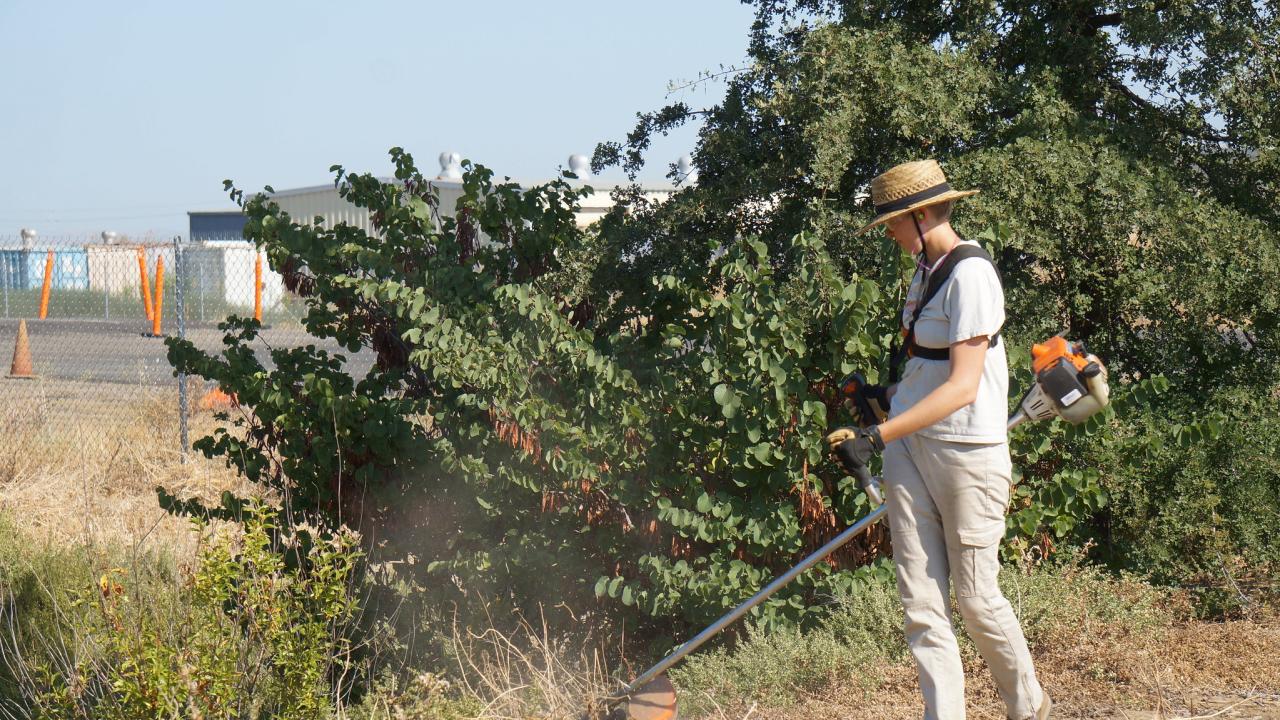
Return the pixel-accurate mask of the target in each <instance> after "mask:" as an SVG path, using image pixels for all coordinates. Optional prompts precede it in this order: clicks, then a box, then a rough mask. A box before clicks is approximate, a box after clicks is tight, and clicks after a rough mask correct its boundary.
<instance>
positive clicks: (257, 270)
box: [253, 252, 262, 322]
mask: <svg viewBox="0 0 1280 720" xmlns="http://www.w3.org/2000/svg"><path fill="white" fill-rule="evenodd" d="M253 319H254V320H257V321H258V322H262V253H261V252H259V253H258V256H257V257H256V258H254V261H253Z"/></svg>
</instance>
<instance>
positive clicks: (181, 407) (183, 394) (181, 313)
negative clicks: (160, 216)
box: [173, 236, 189, 463]
mask: <svg viewBox="0 0 1280 720" xmlns="http://www.w3.org/2000/svg"><path fill="white" fill-rule="evenodd" d="M180 241H181V236H175V237H174V238H173V273H174V275H175V276H176V278H175V280H176V283H175V284H174V286H173V309H174V310H175V311H176V312H177V313H178V338H179V339H185V338H186V337H187V319H186V318H187V312H186V307H185V305H184V303H183V292H182V286H183V285H185V284H186V280H187V258H186V252H185V250H184V248H183V247H182V243H181V242H180ZM178 442H179V443H181V444H182V448H181V449H182V462H183V463H185V462H186V461H187V446H188V445H189V442H188V438H187V375H186V373H181V372H180V373H178Z"/></svg>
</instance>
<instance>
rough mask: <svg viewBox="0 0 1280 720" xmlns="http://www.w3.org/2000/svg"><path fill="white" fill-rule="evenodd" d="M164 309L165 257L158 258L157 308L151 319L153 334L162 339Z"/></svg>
mask: <svg viewBox="0 0 1280 720" xmlns="http://www.w3.org/2000/svg"><path fill="white" fill-rule="evenodd" d="M163 308H164V257H163V256H162V257H158V258H156V306H155V308H154V310H153V315H152V318H151V334H152V335H154V336H156V337H160V311H161V309H163Z"/></svg>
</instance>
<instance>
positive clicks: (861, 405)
mask: <svg viewBox="0 0 1280 720" xmlns="http://www.w3.org/2000/svg"><path fill="white" fill-rule="evenodd" d="M867 384H868V383H867V378H866V377H864V376H863V374H862V373H859V372H851V373H849V374H848V375H845V376H844V377H843V378H841V379H840V397H842V398H844V399H845V400H849V401H850V402H852V403H853V404H854V405H855V406H856V407H857V408H858V420H859V422H858V425H859V426H860V427H870V426H871V425H874V424H875V422H876V413H875V410H873V409H872V407H871V403H870V402H869V401H868V400H867V396H866V395H865V394H864V393H863V392H862V389H863V388H865V387H866V386H867Z"/></svg>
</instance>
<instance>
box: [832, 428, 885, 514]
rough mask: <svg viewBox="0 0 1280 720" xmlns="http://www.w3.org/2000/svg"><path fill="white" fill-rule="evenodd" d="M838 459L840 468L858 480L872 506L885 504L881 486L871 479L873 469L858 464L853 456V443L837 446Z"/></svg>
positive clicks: (848, 442)
mask: <svg viewBox="0 0 1280 720" xmlns="http://www.w3.org/2000/svg"><path fill="white" fill-rule="evenodd" d="M836 457H837V458H839V459H840V466H841V467H843V468H844V470H845V472H847V473H849V474H850V475H852V476H854V477H856V478H858V483H859V484H860V485H862V490H863V492H865V493H866V494H867V498H868V499H870V500H871V504H872V506H879V505H881V504H882V503H884V496H883V495H882V494H881V492H880V484H879V483H877V482H876V481H875V478H873V477H871V468H869V467H867V466H866V465H863V464H862V463H860V462H858V459H857V458H856V457H854V456H853V441H852V440H845V441H844V442H842V443H840V444H839V445H837V446H836Z"/></svg>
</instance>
